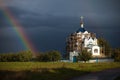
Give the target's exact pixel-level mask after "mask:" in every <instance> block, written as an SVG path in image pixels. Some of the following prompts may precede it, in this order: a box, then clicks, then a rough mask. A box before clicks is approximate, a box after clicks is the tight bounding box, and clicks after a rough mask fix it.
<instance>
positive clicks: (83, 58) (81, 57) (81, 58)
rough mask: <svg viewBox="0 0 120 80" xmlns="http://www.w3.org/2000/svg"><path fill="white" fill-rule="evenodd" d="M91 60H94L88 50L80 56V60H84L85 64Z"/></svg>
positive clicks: (83, 51)
mask: <svg viewBox="0 0 120 80" xmlns="http://www.w3.org/2000/svg"><path fill="white" fill-rule="evenodd" d="M91 58H92V54H91V53H90V52H88V51H87V50H86V49H84V50H82V51H81V53H79V56H78V60H82V61H84V62H86V61H88V60H90V59H91Z"/></svg>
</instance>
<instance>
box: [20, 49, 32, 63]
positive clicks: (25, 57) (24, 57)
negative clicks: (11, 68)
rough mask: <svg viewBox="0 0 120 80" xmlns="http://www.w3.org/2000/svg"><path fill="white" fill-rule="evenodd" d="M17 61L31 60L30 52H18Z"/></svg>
mask: <svg viewBox="0 0 120 80" xmlns="http://www.w3.org/2000/svg"><path fill="white" fill-rule="evenodd" d="M18 59H19V61H22V62H26V61H30V60H32V53H31V51H21V52H19V53H18Z"/></svg>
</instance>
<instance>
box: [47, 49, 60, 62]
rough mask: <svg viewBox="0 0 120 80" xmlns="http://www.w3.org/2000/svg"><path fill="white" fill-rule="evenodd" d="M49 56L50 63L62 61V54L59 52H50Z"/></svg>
mask: <svg viewBox="0 0 120 80" xmlns="http://www.w3.org/2000/svg"><path fill="white" fill-rule="evenodd" d="M48 55H49V58H50V61H58V60H60V59H61V54H60V52H58V51H54V50H53V51H49V52H48Z"/></svg>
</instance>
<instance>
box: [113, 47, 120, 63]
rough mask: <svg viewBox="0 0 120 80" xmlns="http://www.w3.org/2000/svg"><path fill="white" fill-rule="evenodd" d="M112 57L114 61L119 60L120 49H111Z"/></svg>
mask: <svg viewBox="0 0 120 80" xmlns="http://www.w3.org/2000/svg"><path fill="white" fill-rule="evenodd" d="M113 58H114V60H115V61H117V62H120V49H119V48H118V49H115V50H114V51H113Z"/></svg>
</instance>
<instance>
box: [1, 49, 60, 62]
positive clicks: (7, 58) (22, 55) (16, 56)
mask: <svg viewBox="0 0 120 80" xmlns="http://www.w3.org/2000/svg"><path fill="white" fill-rule="evenodd" d="M60 59H61V54H60V52H58V51H54V50H53V51H48V52H45V53H37V54H35V55H33V54H32V52H31V51H21V52H18V53H6V54H0V62H28V61H40V62H49V61H58V60H60Z"/></svg>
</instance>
